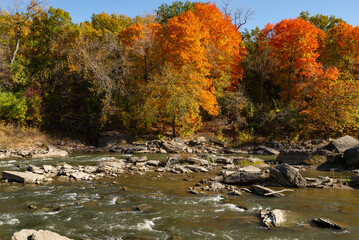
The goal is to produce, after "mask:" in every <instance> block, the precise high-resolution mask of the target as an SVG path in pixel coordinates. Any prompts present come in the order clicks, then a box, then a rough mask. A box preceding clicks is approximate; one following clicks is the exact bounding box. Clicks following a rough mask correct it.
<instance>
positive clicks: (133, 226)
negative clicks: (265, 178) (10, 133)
mask: <svg viewBox="0 0 359 240" xmlns="http://www.w3.org/2000/svg"><path fill="white" fill-rule="evenodd" d="M114 157H115V158H121V157H124V156H121V155H108V154H107V155H106V154H102V155H99V154H91V155H76V156H70V157H66V158H57V159H56V158H54V159H52V158H51V159H38V160H6V161H0V170H5V169H6V170H19V169H24V167H25V166H27V165H29V164H30V163H31V164H33V165H37V166H41V165H43V164H56V163H60V162H67V163H70V164H80V165H85V164H95V163H96V162H98V161H103V160H106V159H111V158H114ZM148 157H149V159H159V160H161V159H164V158H165V157H166V156H165V155H149V156H148ZM303 174H304V175H305V172H304V173H303ZM308 174H309V173H308ZM310 174H313V172H311V173H310ZM318 174H319V175H325V173H323V172H322V173H318ZM330 174H331V173H329V174H328V175H330ZM156 175H158V173H154V172H152V173H151V172H149V173H146V174H144V175H137V174H134V175H124V176H122V177H119V178H112V179H102V180H97V181H94V182H76V183H74V182H72V183H71V182H70V183H49V184H46V185H23V184H9V185H6V184H1V185H0V239H11V236H12V234H13V233H14V232H16V231H19V230H21V229H25V228H27V229H37V230H38V229H46V230H50V231H54V232H57V233H59V234H60V235H64V236H67V237H69V238H73V239H113V240H115V239H275V240H280V239H359V190H342V189H339V190H338V189H311V188H306V189H295V191H294V192H293V193H286V196H285V197H283V198H264V197H261V196H257V195H254V194H250V193H247V194H244V195H243V196H240V197H234V196H232V197H228V196H221V195H218V194H203V195H191V194H190V193H187V189H188V187H189V186H192V187H193V186H194V185H195V184H196V183H198V182H199V181H200V180H201V179H203V178H205V179H208V178H209V177H210V175H208V174H198V173H196V174H172V173H165V174H163V176H161V177H156ZM123 187H126V190H123ZM117 199H120V201H118V203H116V201H117ZM31 205H32V206H35V207H34V208H33V209H31V208H29V206H31ZM137 207H140V208H143V209H142V210H143V211H136V210H134V209H135V208H137ZM274 208H279V209H284V210H288V211H291V212H292V213H293V215H292V217H291V219H290V221H291V222H293V226H292V227H291V228H285V229H283V228H282V229H275V230H268V229H266V228H265V227H263V226H262V225H261V224H260V220H259V211H260V210H262V209H274ZM317 217H323V218H328V219H331V220H332V221H334V222H337V223H339V224H341V225H342V226H344V227H345V228H346V229H347V230H346V231H335V230H331V229H320V228H316V227H313V226H311V225H310V224H309V221H310V220H311V219H313V218H317Z"/></svg>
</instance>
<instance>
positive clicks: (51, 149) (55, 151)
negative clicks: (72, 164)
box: [32, 147, 69, 158]
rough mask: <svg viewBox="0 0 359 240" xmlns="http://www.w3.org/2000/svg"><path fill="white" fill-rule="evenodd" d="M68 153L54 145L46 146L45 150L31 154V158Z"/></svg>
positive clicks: (65, 154) (66, 154) (50, 156)
mask: <svg viewBox="0 0 359 240" xmlns="http://www.w3.org/2000/svg"><path fill="white" fill-rule="evenodd" d="M68 155H69V153H68V152H66V151H65V150H61V149H58V148H55V147H47V148H46V150H45V151H39V152H35V153H34V154H32V158H45V157H47V158H52V157H66V156H68Z"/></svg>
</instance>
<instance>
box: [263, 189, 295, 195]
mask: <svg viewBox="0 0 359 240" xmlns="http://www.w3.org/2000/svg"><path fill="white" fill-rule="evenodd" d="M282 192H294V190H292V189H283V190H280V191H275V192H270V193H265V194H264V196H269V195H272V194H276V193H282Z"/></svg>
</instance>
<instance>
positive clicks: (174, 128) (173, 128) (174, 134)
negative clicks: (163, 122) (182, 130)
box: [172, 117, 176, 137]
mask: <svg viewBox="0 0 359 240" xmlns="http://www.w3.org/2000/svg"><path fill="white" fill-rule="evenodd" d="M175 119H176V118H175V117H174V118H173V119H172V134H173V137H176V120H175Z"/></svg>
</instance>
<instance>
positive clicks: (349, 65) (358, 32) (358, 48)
mask: <svg viewBox="0 0 359 240" xmlns="http://www.w3.org/2000/svg"><path fill="white" fill-rule="evenodd" d="M321 60H322V62H323V63H324V65H326V66H335V67H337V68H338V69H340V70H341V71H342V72H347V73H348V74H349V75H350V76H348V77H349V78H352V76H354V75H357V74H358V72H359V26H356V27H353V26H352V25H350V24H346V23H339V24H338V25H337V26H336V27H334V28H331V29H330V30H328V31H327V35H326V38H325V46H324V51H323V56H321Z"/></svg>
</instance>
